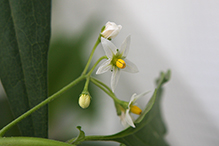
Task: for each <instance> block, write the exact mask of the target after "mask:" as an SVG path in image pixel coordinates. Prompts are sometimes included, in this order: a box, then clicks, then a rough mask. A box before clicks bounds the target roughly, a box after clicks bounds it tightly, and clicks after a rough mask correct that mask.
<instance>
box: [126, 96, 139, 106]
mask: <svg viewBox="0 0 219 146" xmlns="http://www.w3.org/2000/svg"><path fill="white" fill-rule="evenodd" d="M136 95H137V94H136V93H134V94H133V95H132V97H131V99H130V101H129V105H128V106H130V105H131V104H132V103H134V102H135V101H136V100H137V99H135V98H136Z"/></svg>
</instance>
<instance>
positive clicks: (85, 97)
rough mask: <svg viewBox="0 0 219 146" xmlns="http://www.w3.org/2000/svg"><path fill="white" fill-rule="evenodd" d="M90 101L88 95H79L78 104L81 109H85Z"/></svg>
mask: <svg viewBox="0 0 219 146" xmlns="http://www.w3.org/2000/svg"><path fill="white" fill-rule="evenodd" d="M90 99H91V97H90V95H89V94H81V96H80V97H79V101H78V103H79V105H80V106H81V107H82V108H87V107H88V106H89V105H90Z"/></svg>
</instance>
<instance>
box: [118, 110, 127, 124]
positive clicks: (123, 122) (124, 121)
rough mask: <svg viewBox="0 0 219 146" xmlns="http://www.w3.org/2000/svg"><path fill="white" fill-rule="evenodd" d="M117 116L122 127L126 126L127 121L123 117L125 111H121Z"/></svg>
mask: <svg viewBox="0 0 219 146" xmlns="http://www.w3.org/2000/svg"><path fill="white" fill-rule="evenodd" d="M119 117H120V121H121V123H122V125H123V126H124V127H126V126H127V123H126V119H125V113H124V112H122V113H121V115H120V116H119Z"/></svg>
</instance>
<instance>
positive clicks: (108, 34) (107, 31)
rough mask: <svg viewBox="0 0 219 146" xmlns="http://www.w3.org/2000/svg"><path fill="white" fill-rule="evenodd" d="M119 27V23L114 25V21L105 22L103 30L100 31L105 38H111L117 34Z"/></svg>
mask: <svg viewBox="0 0 219 146" xmlns="http://www.w3.org/2000/svg"><path fill="white" fill-rule="evenodd" d="M121 29H122V26H121V25H116V24H115V23H114V22H107V23H106V25H105V28H104V30H103V31H102V32H101V35H102V37H104V38H106V39H112V38H115V37H116V36H117V35H118V34H119V32H120V30H121Z"/></svg>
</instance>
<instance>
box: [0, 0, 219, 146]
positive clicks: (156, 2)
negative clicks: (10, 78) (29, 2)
mask: <svg viewBox="0 0 219 146" xmlns="http://www.w3.org/2000/svg"><path fill="white" fill-rule="evenodd" d="M107 21H113V22H115V23H117V24H120V25H122V26H123V28H122V30H121V32H120V33H119V35H118V36H117V37H116V38H115V39H113V40H112V42H113V43H114V44H115V45H116V46H117V47H118V48H119V47H120V46H121V43H122V41H123V40H124V39H125V38H126V37H127V36H128V35H130V34H131V49H130V52H129V55H128V59H129V60H131V61H132V62H134V63H135V64H136V65H137V66H138V69H139V73H137V74H129V73H126V72H122V74H121V78H120V81H119V83H118V86H117V88H116V90H115V93H116V95H117V96H118V97H119V98H120V99H123V100H126V101H129V99H130V97H131V95H132V94H133V93H137V94H139V93H142V92H145V91H151V92H150V93H149V94H148V95H146V96H145V97H143V98H141V99H140V101H139V106H140V107H141V108H144V107H145V105H146V103H147V101H148V100H149V98H150V96H151V94H152V93H153V90H154V88H155V79H156V78H157V77H158V76H159V74H160V72H161V71H165V72H166V71H167V70H168V69H171V72H172V76H171V80H170V82H168V83H167V84H166V85H165V86H164V87H165V92H164V95H163V99H162V105H161V106H162V113H163V118H164V121H165V123H166V126H167V129H168V132H167V135H166V140H167V141H168V142H169V144H170V145H172V146H206V145H210V146H218V145H219V106H218V105H219V97H218V96H219V83H218V81H219V76H218V72H219V57H218V56H219V1H218V0H209V1H206V0H193V1H191V0H178V1H174V0H166V1H162V0H153V1H151V0H144V1H143V0H142V1H140V0H138V1H131V0H126V1H125V0H121V1H116V0H111V1H101V0H92V1H86V0H80V1H77V0H62V1H58V0H53V1H52V38H51V46H50V51H49V73H48V75H49V94H50V95H51V94H53V93H55V92H56V91H58V90H59V89H60V88H62V87H63V86H65V85H66V84H68V83H70V82H71V81H72V80H73V79H75V78H76V77H78V76H79V75H80V74H81V72H82V70H83V68H84V66H85V64H86V62H87V60H88V56H89V54H90V52H91V50H92V47H93V45H94V43H95V42H96V39H97V37H98V35H99V33H100V29H101V28H102V26H103V25H105V23H106V22H107ZM102 55H104V51H103V49H102V46H101V45H99V46H98V48H97V50H96V53H95V55H94V59H93V62H95V61H96V60H97V59H98V58H99V57H101V56H102ZM93 75H94V76H96V75H95V74H93ZM96 77H97V78H99V79H101V80H103V81H104V82H105V83H106V84H108V85H110V77H111V73H110V72H109V73H105V74H102V75H99V76H96ZM83 85H84V82H82V83H80V84H78V85H77V86H76V87H74V88H72V89H71V90H70V91H68V92H66V93H65V94H64V95H63V96H61V97H59V98H58V99H56V100H54V101H53V102H52V103H51V104H50V106H49V107H50V117H49V120H50V126H49V128H50V129H49V136H50V138H52V139H58V140H63V141H65V140H67V139H70V138H72V137H74V136H76V135H77V134H78V130H77V129H76V126H79V125H80V126H82V130H84V131H85V132H86V135H91V134H92V135H93V134H114V133H116V132H118V131H120V130H122V129H123V127H122V125H121V124H120V119H119V117H117V115H116V110H115V108H114V104H113V101H112V100H111V99H110V98H109V97H108V96H107V95H106V94H104V93H103V92H102V91H100V90H99V89H98V88H97V87H95V86H93V85H92V84H91V86H90V87H89V89H90V93H91V96H92V102H91V105H90V107H89V108H87V109H81V108H80V107H79V105H78V103H77V102H78V97H79V95H80V93H81V91H82V90H83ZM0 90H1V91H0V104H1V107H2V106H5V107H4V109H5V111H9V112H10V110H9V108H8V107H7V104H6V103H7V100H6V96H5V94H4V90H3V89H2V88H1V89H0ZM1 111H2V110H1ZM5 114H6V115H5ZM0 116H1V117H2V116H4V117H6V116H7V117H6V118H5V121H0V124H5V122H6V123H7V121H10V119H11V118H12V117H11V114H9V113H2V112H0ZM15 130H16V128H15ZM111 144H112V145H118V144H115V143H111ZM109 145H110V144H109Z"/></svg>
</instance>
